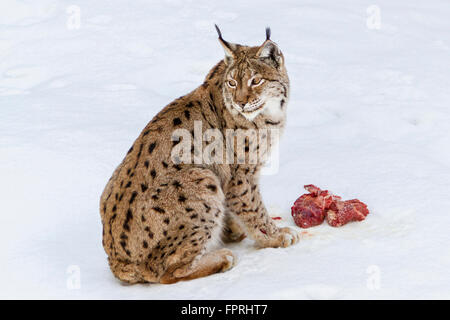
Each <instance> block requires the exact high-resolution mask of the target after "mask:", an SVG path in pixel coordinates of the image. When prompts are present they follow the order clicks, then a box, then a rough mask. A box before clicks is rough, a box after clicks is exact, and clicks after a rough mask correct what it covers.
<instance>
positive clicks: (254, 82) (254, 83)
mask: <svg viewBox="0 0 450 320" xmlns="http://www.w3.org/2000/svg"><path fill="white" fill-rule="evenodd" d="M263 82H264V79H262V78H261V77H254V78H253V79H252V82H251V85H252V86H254V87H255V86H259V85H260V84H261V83H263Z"/></svg>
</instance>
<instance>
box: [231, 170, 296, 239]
mask: <svg viewBox="0 0 450 320" xmlns="http://www.w3.org/2000/svg"><path fill="white" fill-rule="evenodd" d="M226 204H227V207H228V209H229V210H230V211H231V212H232V214H233V215H234V216H235V217H236V218H237V219H239V220H240V224H241V225H243V226H244V228H245V229H246V231H247V234H248V235H249V236H250V237H251V238H252V239H254V240H255V241H256V243H257V245H258V246H260V247H263V248H265V247H274V248H276V247H288V246H290V245H292V244H295V243H297V242H298V240H299V234H298V232H296V231H294V230H292V229H290V228H278V227H277V226H276V225H275V223H274V222H273V220H272V219H271V218H270V217H269V215H268V213H267V211H266V208H265V206H264V204H263V202H262V199H261V194H260V192H259V189H258V185H257V183H256V182H253V181H252V179H251V178H249V177H248V176H247V175H245V174H243V173H242V174H236V175H235V177H234V178H233V179H232V181H231V182H230V184H229V185H228V188H227V190H226Z"/></svg>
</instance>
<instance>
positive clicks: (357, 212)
mask: <svg viewBox="0 0 450 320" xmlns="http://www.w3.org/2000/svg"><path fill="white" fill-rule="evenodd" d="M368 214H369V210H368V209H367V206H366V205H365V204H364V203H362V202H361V201H359V200H357V199H353V200H347V201H334V202H333V203H332V204H331V206H330V209H329V210H328V211H327V221H328V224H329V225H331V226H333V227H340V226H343V225H344V224H346V223H348V222H350V221H362V220H364V219H365V218H366V216H367V215H368Z"/></svg>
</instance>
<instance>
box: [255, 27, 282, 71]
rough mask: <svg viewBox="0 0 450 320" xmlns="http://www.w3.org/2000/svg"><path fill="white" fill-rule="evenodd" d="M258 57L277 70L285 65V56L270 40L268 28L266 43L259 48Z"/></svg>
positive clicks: (268, 29) (267, 29)
mask: <svg viewBox="0 0 450 320" xmlns="http://www.w3.org/2000/svg"><path fill="white" fill-rule="evenodd" d="M256 56H257V57H259V58H260V59H262V60H264V61H266V62H268V63H271V64H274V65H275V67H276V68H279V67H280V66H282V65H283V55H282V53H281V51H280V48H278V46H277V44H276V43H275V42H273V41H272V40H270V28H266V41H264V43H263V44H262V45H261V46H260V47H259V50H258V52H257V53H256Z"/></svg>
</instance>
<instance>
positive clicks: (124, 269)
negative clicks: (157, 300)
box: [108, 258, 158, 284]
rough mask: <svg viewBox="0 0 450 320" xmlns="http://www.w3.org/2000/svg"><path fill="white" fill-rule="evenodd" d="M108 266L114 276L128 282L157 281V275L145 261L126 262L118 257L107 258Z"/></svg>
mask: <svg viewBox="0 0 450 320" xmlns="http://www.w3.org/2000/svg"><path fill="white" fill-rule="evenodd" d="M108 262H109V267H110V268H111V271H112V273H113V274H114V276H115V277H116V278H117V279H119V280H121V281H123V282H127V283H129V284H134V283H141V282H158V275H157V274H156V273H155V272H154V271H152V270H151V268H149V266H148V265H147V264H146V263H135V262H127V261H122V260H118V259H112V258H109V259H108Z"/></svg>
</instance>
